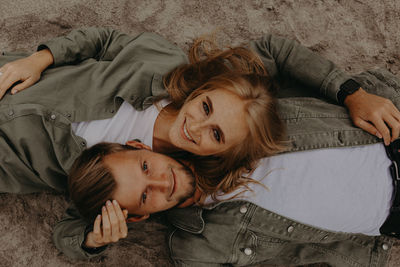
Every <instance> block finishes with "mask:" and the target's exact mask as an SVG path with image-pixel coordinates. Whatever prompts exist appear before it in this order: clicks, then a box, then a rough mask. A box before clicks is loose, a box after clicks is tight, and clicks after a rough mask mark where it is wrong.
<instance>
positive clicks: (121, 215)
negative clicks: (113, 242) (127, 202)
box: [113, 200, 128, 238]
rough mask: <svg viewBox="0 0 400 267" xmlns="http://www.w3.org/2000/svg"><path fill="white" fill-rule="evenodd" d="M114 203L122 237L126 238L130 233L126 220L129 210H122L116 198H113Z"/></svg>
mask: <svg viewBox="0 0 400 267" xmlns="http://www.w3.org/2000/svg"><path fill="white" fill-rule="evenodd" d="M113 205H114V210H115V212H116V215H117V218H118V224H119V233H120V237H122V238H125V237H126V236H127V235H128V227H127V225H126V222H125V219H126V218H127V217H128V211H127V210H124V212H122V210H121V207H120V206H119V204H118V202H117V201H116V200H113Z"/></svg>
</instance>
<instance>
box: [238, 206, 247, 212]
mask: <svg viewBox="0 0 400 267" xmlns="http://www.w3.org/2000/svg"><path fill="white" fill-rule="evenodd" d="M239 211H240V213H242V214H245V213H246V212H247V207H246V206H244V205H243V206H241V207H240V210H239Z"/></svg>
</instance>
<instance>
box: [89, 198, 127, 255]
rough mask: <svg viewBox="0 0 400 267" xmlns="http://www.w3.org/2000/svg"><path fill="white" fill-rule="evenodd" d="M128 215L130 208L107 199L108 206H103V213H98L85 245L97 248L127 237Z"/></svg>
mask: <svg viewBox="0 0 400 267" xmlns="http://www.w3.org/2000/svg"><path fill="white" fill-rule="evenodd" d="M127 217H128V210H126V209H124V210H121V208H120V206H119V204H118V202H117V201H116V200H114V201H113V202H112V203H111V201H107V203H106V206H103V208H102V211H101V215H98V216H97V218H96V220H95V221H94V225H93V231H92V232H89V233H88V234H87V236H86V240H85V243H84V244H85V246H86V247H88V248H97V247H102V246H105V245H107V244H110V243H115V242H118V240H120V239H121V238H125V237H126V236H127V235H128V227H127V225H126V221H125V220H126V218H127ZM100 223H101V224H102V225H101V227H100Z"/></svg>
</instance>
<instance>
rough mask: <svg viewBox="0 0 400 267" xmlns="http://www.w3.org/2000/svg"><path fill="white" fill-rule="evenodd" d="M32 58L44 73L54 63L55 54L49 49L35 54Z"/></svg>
mask: <svg viewBox="0 0 400 267" xmlns="http://www.w3.org/2000/svg"><path fill="white" fill-rule="evenodd" d="M30 57H31V58H32V59H34V61H35V63H36V65H37V66H38V67H39V68H40V69H41V71H44V70H45V69H47V68H48V67H49V66H50V65H53V63H54V58H53V54H52V53H51V52H50V50H49V49H43V50H40V51H37V52H35V53H33V54H32V55H31V56H30Z"/></svg>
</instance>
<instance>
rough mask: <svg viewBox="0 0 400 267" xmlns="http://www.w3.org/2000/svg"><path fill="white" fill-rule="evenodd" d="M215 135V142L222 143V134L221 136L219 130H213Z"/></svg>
mask: <svg viewBox="0 0 400 267" xmlns="http://www.w3.org/2000/svg"><path fill="white" fill-rule="evenodd" d="M213 133H214V138H215V140H217V141H218V142H220V141H221V136H220V134H219V132H218V130H215V129H214V130H213Z"/></svg>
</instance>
